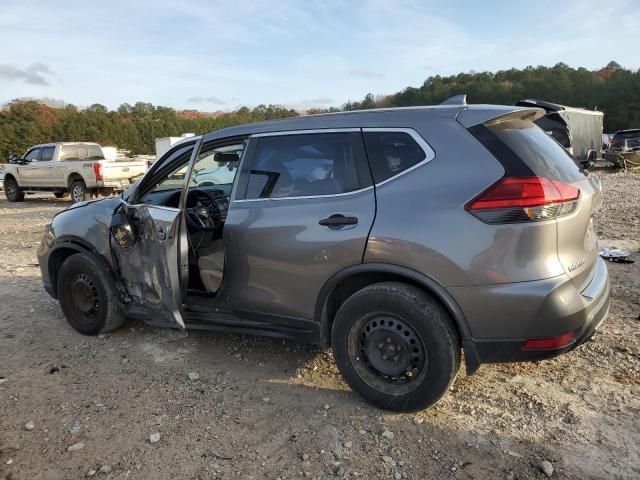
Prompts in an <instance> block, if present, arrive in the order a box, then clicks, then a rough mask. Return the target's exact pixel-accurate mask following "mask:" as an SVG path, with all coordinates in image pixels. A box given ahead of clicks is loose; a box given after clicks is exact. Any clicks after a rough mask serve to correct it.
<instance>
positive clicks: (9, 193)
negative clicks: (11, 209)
mask: <svg viewBox="0 0 640 480" xmlns="http://www.w3.org/2000/svg"><path fill="white" fill-rule="evenodd" d="M4 194H5V196H6V197H7V200H9V201H10V202H21V201H23V200H24V192H23V191H22V190H20V187H19V186H18V182H16V181H15V179H14V178H11V177H10V178H7V179H5V181H4Z"/></svg>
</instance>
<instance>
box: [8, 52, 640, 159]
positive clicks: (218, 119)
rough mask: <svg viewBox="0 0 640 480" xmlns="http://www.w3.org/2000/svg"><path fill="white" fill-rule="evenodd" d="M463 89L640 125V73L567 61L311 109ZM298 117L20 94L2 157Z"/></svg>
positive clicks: (475, 95)
mask: <svg viewBox="0 0 640 480" xmlns="http://www.w3.org/2000/svg"><path fill="white" fill-rule="evenodd" d="M461 93H466V94H467V100H468V102H469V103H494V104H506V105H510V104H513V103H515V102H517V101H519V100H523V99H526V98H536V99H541V100H547V101H551V102H555V103H560V104H563V105H571V106H576V107H584V108H589V109H594V108H597V109H599V110H602V111H603V112H604V114H605V117H604V122H605V125H604V126H605V131H606V132H611V131H615V130H619V129H623V128H631V127H638V128H640V71H635V72H633V71H630V70H627V69H624V68H622V67H620V65H618V64H617V63H615V62H611V63H609V64H608V65H607V66H606V67H605V68H603V69H601V70H597V71H590V70H587V69H585V68H577V69H574V68H571V67H569V66H567V65H565V64H562V63H560V64H558V65H555V66H554V67H527V68H524V69H515V68H513V69H510V70H503V71H499V72H495V73H492V72H479V73H473V72H472V73H461V74H458V75H451V76H440V75H436V76H432V77H429V78H427V79H426V80H425V82H424V83H423V84H422V86H420V87H417V88H416V87H408V88H406V89H404V90H402V91H400V92H397V93H394V94H391V95H379V96H374V95H373V94H368V95H366V96H365V97H364V99H363V100H361V101H353V102H352V101H350V102H347V103H346V104H345V105H343V106H342V107H341V109H338V108H331V109H329V110H324V109H311V110H309V111H308V112H307V113H322V112H326V111H339V110H356V109H367V108H379V107H402V106H412V105H434V104H438V103H440V102H442V101H444V100H445V99H447V98H449V97H451V96H453V95H458V94H461ZM296 115H299V112H297V111H295V110H293V109H289V108H285V107H282V106H277V105H269V106H266V105H259V106H257V107H255V108H253V109H249V108H247V107H243V108H240V109H239V110H236V111H233V112H229V113H216V114H210V113H203V112H198V111H194V110H186V111H176V110H175V109H173V108H168V107H161V106H154V105H152V104H150V103H143V102H139V103H136V104H135V105H129V104H123V105H121V106H120V107H119V108H118V109H117V110H111V111H110V110H108V109H107V108H106V107H105V106H103V105H100V104H94V105H91V106H90V107H88V108H84V109H79V108H77V107H75V106H73V105H65V106H62V107H60V106H57V107H56V106H49V105H46V104H45V103H43V102H40V101H36V100H30V101H21V100H15V101H13V102H10V103H9V104H7V105H5V106H4V107H3V108H2V110H0V161H6V159H7V158H8V156H9V155H10V154H18V155H21V154H23V153H25V152H26V150H27V149H28V148H29V147H30V146H31V145H34V144H38V143H46V142H53V141H87V142H88V141H91V142H98V143H100V144H101V145H115V146H118V147H119V148H124V149H126V150H130V151H131V153H132V154H150V153H153V152H154V145H155V139H156V138H158V137H168V136H178V135H181V134H182V133H185V132H193V133H195V134H202V133H206V132H209V131H213V130H219V129H221V128H225V127H230V126H233V125H239V124H243V123H251V122H259V121H263V120H273V119H278V118H286V117H291V116H296Z"/></svg>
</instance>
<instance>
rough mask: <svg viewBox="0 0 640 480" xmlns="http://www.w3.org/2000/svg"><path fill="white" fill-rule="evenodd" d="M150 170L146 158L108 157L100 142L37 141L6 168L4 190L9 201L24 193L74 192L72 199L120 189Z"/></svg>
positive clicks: (58, 193)
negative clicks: (118, 159)
mask: <svg viewBox="0 0 640 480" xmlns="http://www.w3.org/2000/svg"><path fill="white" fill-rule="evenodd" d="M146 170H147V166H146V162H144V161H108V160H105V158H104V154H103V152H102V149H101V148H100V145H98V144H97V143H80V142H58V143H47V144H43V145H35V146H33V147H31V148H30V149H29V150H28V151H27V153H26V154H25V155H24V156H23V157H22V158H19V159H12V160H11V161H10V163H8V164H6V165H5V169H4V174H5V175H4V191H5V195H6V196H7V200H9V201H10V202H21V201H22V200H24V194H25V193H32V192H40V191H45V192H53V194H54V195H55V196H56V197H57V198H62V197H64V196H65V195H66V194H67V193H69V194H70V195H71V199H72V200H73V202H74V203H75V202H81V201H83V200H86V199H87V198H88V197H89V196H90V195H96V194H100V195H110V194H113V193H116V192H121V191H122V190H124V189H126V188H127V187H128V186H129V185H130V184H131V183H132V182H134V181H135V180H137V179H138V178H139V177H141V176H142V175H144V173H145V172H146Z"/></svg>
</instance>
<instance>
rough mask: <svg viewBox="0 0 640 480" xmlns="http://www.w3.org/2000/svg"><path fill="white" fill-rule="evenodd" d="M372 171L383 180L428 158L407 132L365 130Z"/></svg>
mask: <svg viewBox="0 0 640 480" xmlns="http://www.w3.org/2000/svg"><path fill="white" fill-rule="evenodd" d="M364 141H365V145H366V146H367V154H368V155H369V163H370V165H371V173H373V180H374V182H375V183H380V182H383V181H385V180H387V179H389V178H391V177H393V176H395V175H398V174H399V173H402V172H404V171H405V170H407V169H409V168H411V167H413V166H414V165H417V164H418V163H420V162H422V161H423V160H424V159H425V158H427V154H426V153H425V151H424V150H423V149H422V148H421V147H420V145H418V144H417V143H416V141H415V140H414V139H413V137H412V136H411V135H409V134H408V133H406V132H365V134H364Z"/></svg>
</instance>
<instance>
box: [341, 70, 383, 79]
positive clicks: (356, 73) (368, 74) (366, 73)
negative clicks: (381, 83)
mask: <svg viewBox="0 0 640 480" xmlns="http://www.w3.org/2000/svg"><path fill="white" fill-rule="evenodd" d="M347 73H348V74H349V76H351V77H360V78H382V74H381V73H378V72H372V71H371V70H364V69H361V68H351V69H349V70H348V71H347Z"/></svg>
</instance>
